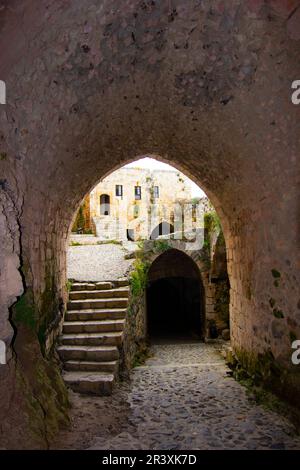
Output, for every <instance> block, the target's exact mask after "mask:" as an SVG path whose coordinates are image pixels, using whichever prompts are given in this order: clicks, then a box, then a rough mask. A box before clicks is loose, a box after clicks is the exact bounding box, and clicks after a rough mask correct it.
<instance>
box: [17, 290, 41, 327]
mask: <svg viewBox="0 0 300 470" xmlns="http://www.w3.org/2000/svg"><path fill="white" fill-rule="evenodd" d="M12 320H13V322H14V323H15V324H16V325H20V324H23V325H26V326H27V327H28V328H30V329H32V330H35V329H36V326H37V315H36V310H35V306H34V303H33V296H32V293H31V292H30V291H28V290H27V291H26V292H25V293H24V294H23V295H22V296H21V297H20V298H19V300H18V301H17V302H16V303H15V305H14V306H13V316H12Z"/></svg>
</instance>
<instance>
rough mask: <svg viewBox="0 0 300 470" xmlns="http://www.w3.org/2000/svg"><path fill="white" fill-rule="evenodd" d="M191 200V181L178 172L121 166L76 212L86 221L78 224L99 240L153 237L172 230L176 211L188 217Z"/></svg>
mask: <svg viewBox="0 0 300 470" xmlns="http://www.w3.org/2000/svg"><path fill="white" fill-rule="evenodd" d="M191 200H192V186H191V180H190V179H189V178H187V177H186V176H185V175H184V174H183V173H181V172H180V171H177V170H175V169H174V170H165V169H162V170H161V169H159V170H157V169H155V170H152V169H145V168H138V167H136V168H130V167H123V168H120V169H119V170H116V171H114V172H113V173H111V174H110V175H109V176H107V177H106V178H104V179H103V180H102V181H101V182H100V183H98V184H97V185H96V186H95V187H94V189H93V190H92V191H91V192H90V194H89V195H88V196H87V197H86V198H85V200H84V203H83V205H82V206H81V207H80V209H79V211H82V212H83V213H84V214H85V215H86V216H87V217H88V221H89V222H88V221H87V220H86V219H85V221H84V223H83V224H81V225H83V226H84V227H85V228H86V227H88V228H89V229H90V230H91V231H92V232H93V233H94V234H95V235H96V236H97V237H99V238H100V239H103V240H121V241H125V240H138V239H148V238H149V239H150V238H152V239H155V238H157V237H158V236H160V235H167V234H169V233H172V232H173V231H174V219H175V218H176V215H175V212H176V210H177V211H178V209H179V210H182V212H183V213H185V214H186V215H187V218H191V217H190V216H191V214H190V211H189V207H188V204H190V203H191ZM184 206H185V207H184ZM180 208H182V209H180ZM80 215H81V213H80V212H79V213H78V217H77V219H76V221H78V218H79V217H80ZM183 215H184V214H183ZM175 225H176V222H175ZM77 228H78V223H75V225H74V228H73V230H75V231H76V230H77Z"/></svg>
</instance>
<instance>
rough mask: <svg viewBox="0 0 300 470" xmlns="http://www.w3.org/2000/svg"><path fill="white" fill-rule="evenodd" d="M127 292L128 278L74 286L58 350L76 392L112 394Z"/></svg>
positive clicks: (67, 381) (64, 375)
mask: <svg viewBox="0 0 300 470" xmlns="http://www.w3.org/2000/svg"><path fill="white" fill-rule="evenodd" d="M128 295H129V287H128V281H127V279H122V280H118V281H107V282H96V283H74V284H73V285H72V288H71V292H70V295H69V302H68V306H67V312H66V315H65V320H64V324H63V332H62V336H61V337H60V346H59V347H58V353H59V355H60V358H61V360H62V361H63V364H64V372H63V378H64V380H65V382H66V384H67V386H69V387H70V388H71V389H72V390H74V391H75V392H79V393H91V394H96V395H110V394H111V393H112V388H113V384H114V382H115V380H116V378H117V377H118V372H119V349H120V347H121V345H122V342H123V331H124V324H125V315H126V309H127V305H128Z"/></svg>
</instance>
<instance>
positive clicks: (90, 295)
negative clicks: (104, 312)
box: [69, 287, 129, 300]
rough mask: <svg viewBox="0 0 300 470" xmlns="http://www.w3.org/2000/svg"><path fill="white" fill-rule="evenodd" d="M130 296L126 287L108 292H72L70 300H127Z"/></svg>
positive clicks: (108, 290)
mask: <svg viewBox="0 0 300 470" xmlns="http://www.w3.org/2000/svg"><path fill="white" fill-rule="evenodd" d="M128 295H129V289H128V288H126V287H119V288H117V289H107V290H82V291H72V292H70V295H69V299H70V300H86V299H107V298H109V299H116V298H123V299H124V298H126V297H128Z"/></svg>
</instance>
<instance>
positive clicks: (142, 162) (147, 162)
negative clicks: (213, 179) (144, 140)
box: [125, 157, 205, 197]
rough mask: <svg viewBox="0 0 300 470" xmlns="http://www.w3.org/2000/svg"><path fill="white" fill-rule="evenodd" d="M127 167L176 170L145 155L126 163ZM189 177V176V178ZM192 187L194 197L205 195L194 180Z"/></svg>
mask: <svg viewBox="0 0 300 470" xmlns="http://www.w3.org/2000/svg"><path fill="white" fill-rule="evenodd" d="M125 167H128V168H133V167H134V168H136V167H139V168H148V169H149V170H174V169H175V170H176V168H174V167H173V166H171V165H168V164H167V163H163V162H159V161H158V160H155V159H154V158H150V157H145V158H140V159H139V160H135V161H134V162H132V163H128V165H125ZM188 179H189V178H188ZM189 181H190V182H191V187H192V197H203V196H205V193H204V191H202V189H201V188H199V186H197V185H196V184H195V183H194V182H193V181H191V180H190V179H189Z"/></svg>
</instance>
